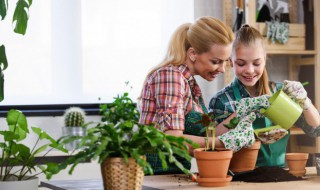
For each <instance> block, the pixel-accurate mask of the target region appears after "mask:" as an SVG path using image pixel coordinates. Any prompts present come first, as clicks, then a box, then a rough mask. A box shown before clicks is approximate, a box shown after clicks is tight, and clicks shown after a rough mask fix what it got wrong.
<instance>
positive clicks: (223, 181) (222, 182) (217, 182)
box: [197, 175, 232, 187]
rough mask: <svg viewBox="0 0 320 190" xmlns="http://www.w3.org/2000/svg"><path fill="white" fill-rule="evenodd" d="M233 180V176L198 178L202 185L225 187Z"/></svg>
mask: <svg viewBox="0 0 320 190" xmlns="http://www.w3.org/2000/svg"><path fill="white" fill-rule="evenodd" d="M231 180H232V177H231V176H229V175H228V176H227V177H225V178H201V177H198V178H197V182H198V184H199V186H201V187H223V186H227V185H229V183H230V181H231Z"/></svg>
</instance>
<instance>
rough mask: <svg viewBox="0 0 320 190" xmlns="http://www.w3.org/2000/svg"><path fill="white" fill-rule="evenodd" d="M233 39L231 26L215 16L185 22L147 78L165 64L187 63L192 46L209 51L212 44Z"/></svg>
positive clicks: (175, 33) (227, 42) (219, 43)
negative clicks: (192, 22)
mask: <svg viewBox="0 0 320 190" xmlns="http://www.w3.org/2000/svg"><path fill="white" fill-rule="evenodd" d="M233 40H234V34H233V32H232V30H231V28H230V27H229V26H227V25H225V24H224V23H223V22H221V21H220V20H219V19H217V18H214V17H210V16H205V17H201V18H199V19H197V20H196V21H195V23H194V24H191V23H186V24H183V25H181V26H180V27H178V28H177V30H176V31H175V32H174V33H173V35H172V37H171V40H170V42H169V46H168V50H167V53H166V56H165V57H164V59H163V61H162V62H161V63H160V64H158V65H156V66H155V67H154V68H152V69H151V71H150V72H149V73H148V75H147V77H146V79H147V78H148V77H149V76H150V75H151V74H152V73H153V72H154V71H156V70H158V69H159V68H161V67H163V66H166V65H169V64H172V65H176V66H178V65H181V64H183V63H185V61H186V57H187V51H188V49H189V48H190V47H193V48H194V50H195V52H196V53H198V54H201V53H204V52H207V51H209V50H210V48H211V46H212V45H215V44H218V45H228V44H230V43H232V42H233ZM145 83H146V81H145V82H144V84H145Z"/></svg>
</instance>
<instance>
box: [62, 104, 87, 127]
mask: <svg viewBox="0 0 320 190" xmlns="http://www.w3.org/2000/svg"><path fill="white" fill-rule="evenodd" d="M63 117H64V124H65V126H66V127H81V126H83V125H84V123H85V112H84V110H83V109H82V108H80V107H70V108H68V109H66V110H65V112H64V115H63Z"/></svg>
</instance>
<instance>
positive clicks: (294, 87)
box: [283, 80, 311, 110]
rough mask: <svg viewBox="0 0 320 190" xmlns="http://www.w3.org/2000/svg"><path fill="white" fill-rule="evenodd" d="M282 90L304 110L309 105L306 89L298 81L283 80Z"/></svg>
mask: <svg viewBox="0 0 320 190" xmlns="http://www.w3.org/2000/svg"><path fill="white" fill-rule="evenodd" d="M283 91H284V92H285V93H286V94H287V95H288V96H289V97H290V98H291V99H292V100H293V101H295V102H297V103H298V104H299V105H300V106H301V107H302V108H303V109H305V110H306V109H308V108H309V107H310V105H311V101H310V99H309V98H308V97H307V91H306V90H305V89H304V88H303V86H302V84H301V83H300V82H297V81H289V80H285V81H284V85H283Z"/></svg>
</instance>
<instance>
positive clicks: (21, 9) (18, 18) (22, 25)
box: [12, 0, 32, 35]
mask: <svg viewBox="0 0 320 190" xmlns="http://www.w3.org/2000/svg"><path fill="white" fill-rule="evenodd" d="M30 2H31V4H32V1H31V0H29V1H26V0H18V2H17V5H16V8H15V11H14V14H13V20H12V23H14V24H15V27H14V32H16V33H18V34H22V35H24V34H25V33H26V30H27V25H28V20H29V15H28V11H29V8H30V6H31V4H30Z"/></svg>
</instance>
